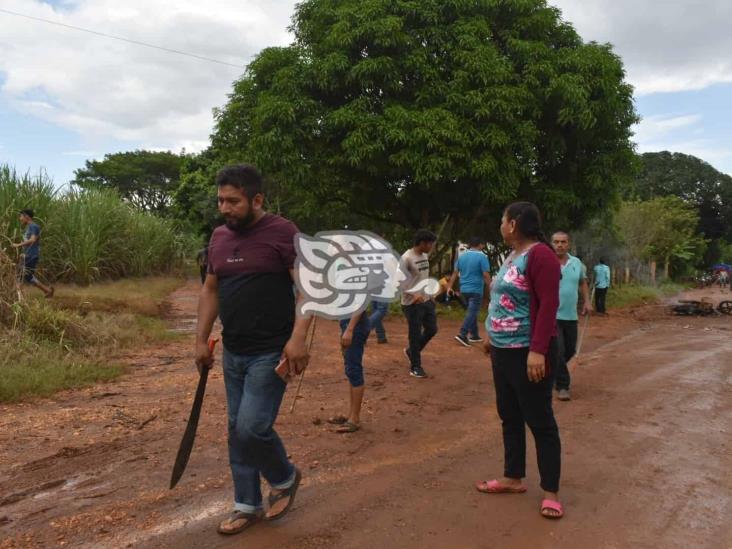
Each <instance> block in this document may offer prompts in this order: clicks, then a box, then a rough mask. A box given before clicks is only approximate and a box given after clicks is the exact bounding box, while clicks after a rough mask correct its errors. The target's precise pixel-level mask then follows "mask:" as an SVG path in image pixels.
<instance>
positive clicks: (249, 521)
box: [216, 511, 262, 536]
mask: <svg viewBox="0 0 732 549" xmlns="http://www.w3.org/2000/svg"><path fill="white" fill-rule="evenodd" d="M238 520H246V522H244V523H242V524H241V525H239V526H235V527H234V528H232V529H231V530H227V529H226V528H224V524H225V523H227V522H228V523H229V524H233V523H234V522H236V521H238ZM261 520H262V513H261V512H259V513H245V512H244V511H233V512H232V513H231V514H230V515H229V517H228V518H226V519H224V520H222V521H221V522H220V523H219V527H218V528H217V529H216V531H217V532H218V533H219V534H222V535H224V536H233V535H234V534H238V533H239V532H243V531H244V530H246V529H247V528H249V527H250V526H253V525H255V524H257V523H258V522H259V521H261Z"/></svg>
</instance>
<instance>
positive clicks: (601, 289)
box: [594, 257, 610, 315]
mask: <svg viewBox="0 0 732 549" xmlns="http://www.w3.org/2000/svg"><path fill="white" fill-rule="evenodd" d="M594 271H595V310H596V311H597V312H598V313H599V314H601V315H606V314H607V310H605V300H606V299H607V290H608V288H610V267H608V266H607V265H606V264H605V259H604V258H602V257H601V258H600V259H599V261H598V263H597V265H595V268H594Z"/></svg>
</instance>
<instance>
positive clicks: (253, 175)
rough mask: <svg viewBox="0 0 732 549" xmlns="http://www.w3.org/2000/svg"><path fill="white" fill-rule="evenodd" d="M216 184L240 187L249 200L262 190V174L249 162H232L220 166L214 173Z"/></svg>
mask: <svg viewBox="0 0 732 549" xmlns="http://www.w3.org/2000/svg"><path fill="white" fill-rule="evenodd" d="M216 185H217V186H219V187H223V186H224V185H231V186H232V187H236V188H237V189H241V190H242V191H244V194H245V195H246V197H247V198H248V199H249V200H251V199H252V198H254V197H255V196H256V195H258V194H261V193H263V192H264V190H263V184H262V174H260V173H259V170H257V168H256V166H253V165H251V164H232V165H231V166H225V167H224V168H221V169H220V170H219V173H217V174H216Z"/></svg>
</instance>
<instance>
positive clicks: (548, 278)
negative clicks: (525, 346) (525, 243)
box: [526, 242, 562, 365]
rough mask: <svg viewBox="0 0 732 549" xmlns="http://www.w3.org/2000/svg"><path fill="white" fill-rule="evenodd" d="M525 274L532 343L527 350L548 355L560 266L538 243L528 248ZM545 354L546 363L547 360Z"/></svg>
mask: <svg viewBox="0 0 732 549" xmlns="http://www.w3.org/2000/svg"><path fill="white" fill-rule="evenodd" d="M526 275H527V278H528V282H529V295H530V301H529V321H530V322H531V343H530V345H529V350H531V351H532V352H535V353H539V354H542V355H545V356H547V355H548V353H549V342H550V341H551V339H552V337H556V335H557V309H558V308H559V279H560V278H561V276H562V268H561V266H560V264H559V259H557V255H556V254H555V253H554V250H552V249H551V248H550V247H549V246H547V245H546V244H543V243H541V242H540V243H538V244H537V245H536V246H534V247H533V248H531V250H530V251H529V258H528V266H527V268H526ZM548 358H549V357H548V356H547V365H549V360H548Z"/></svg>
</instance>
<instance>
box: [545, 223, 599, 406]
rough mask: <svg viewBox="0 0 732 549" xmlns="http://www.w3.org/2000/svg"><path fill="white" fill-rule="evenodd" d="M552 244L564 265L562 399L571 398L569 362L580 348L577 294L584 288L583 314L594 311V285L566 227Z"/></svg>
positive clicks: (559, 328)
mask: <svg viewBox="0 0 732 549" xmlns="http://www.w3.org/2000/svg"><path fill="white" fill-rule="evenodd" d="M552 247H553V248H554V251H555V252H556V254H557V258H558V259H559V264H560V265H561V267H562V277H561V278H560V279H559V309H557V344H558V347H559V352H558V353H557V354H558V358H557V365H556V368H557V371H556V373H555V388H556V390H557V398H558V399H559V400H570V399H571V396H570V393H569V384H570V377H569V368H568V367H567V364H569V361H570V360H572V357H573V356H574V355H575V353H576V352H577V324H578V321H579V317H578V316H577V298H578V293H579V292H578V291H581V292H582V301H583V304H582V315H588V314H590V312H591V311H592V306H591V305H590V287H589V285H588V284H587V268H586V267H585V266H584V264H583V263H582V262H581V261H580V260H579V259H578V258H576V257H574V256H573V255H570V253H569V235H568V234H567V233H565V232H563V231H559V232H556V233H554V235H553V236H552Z"/></svg>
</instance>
